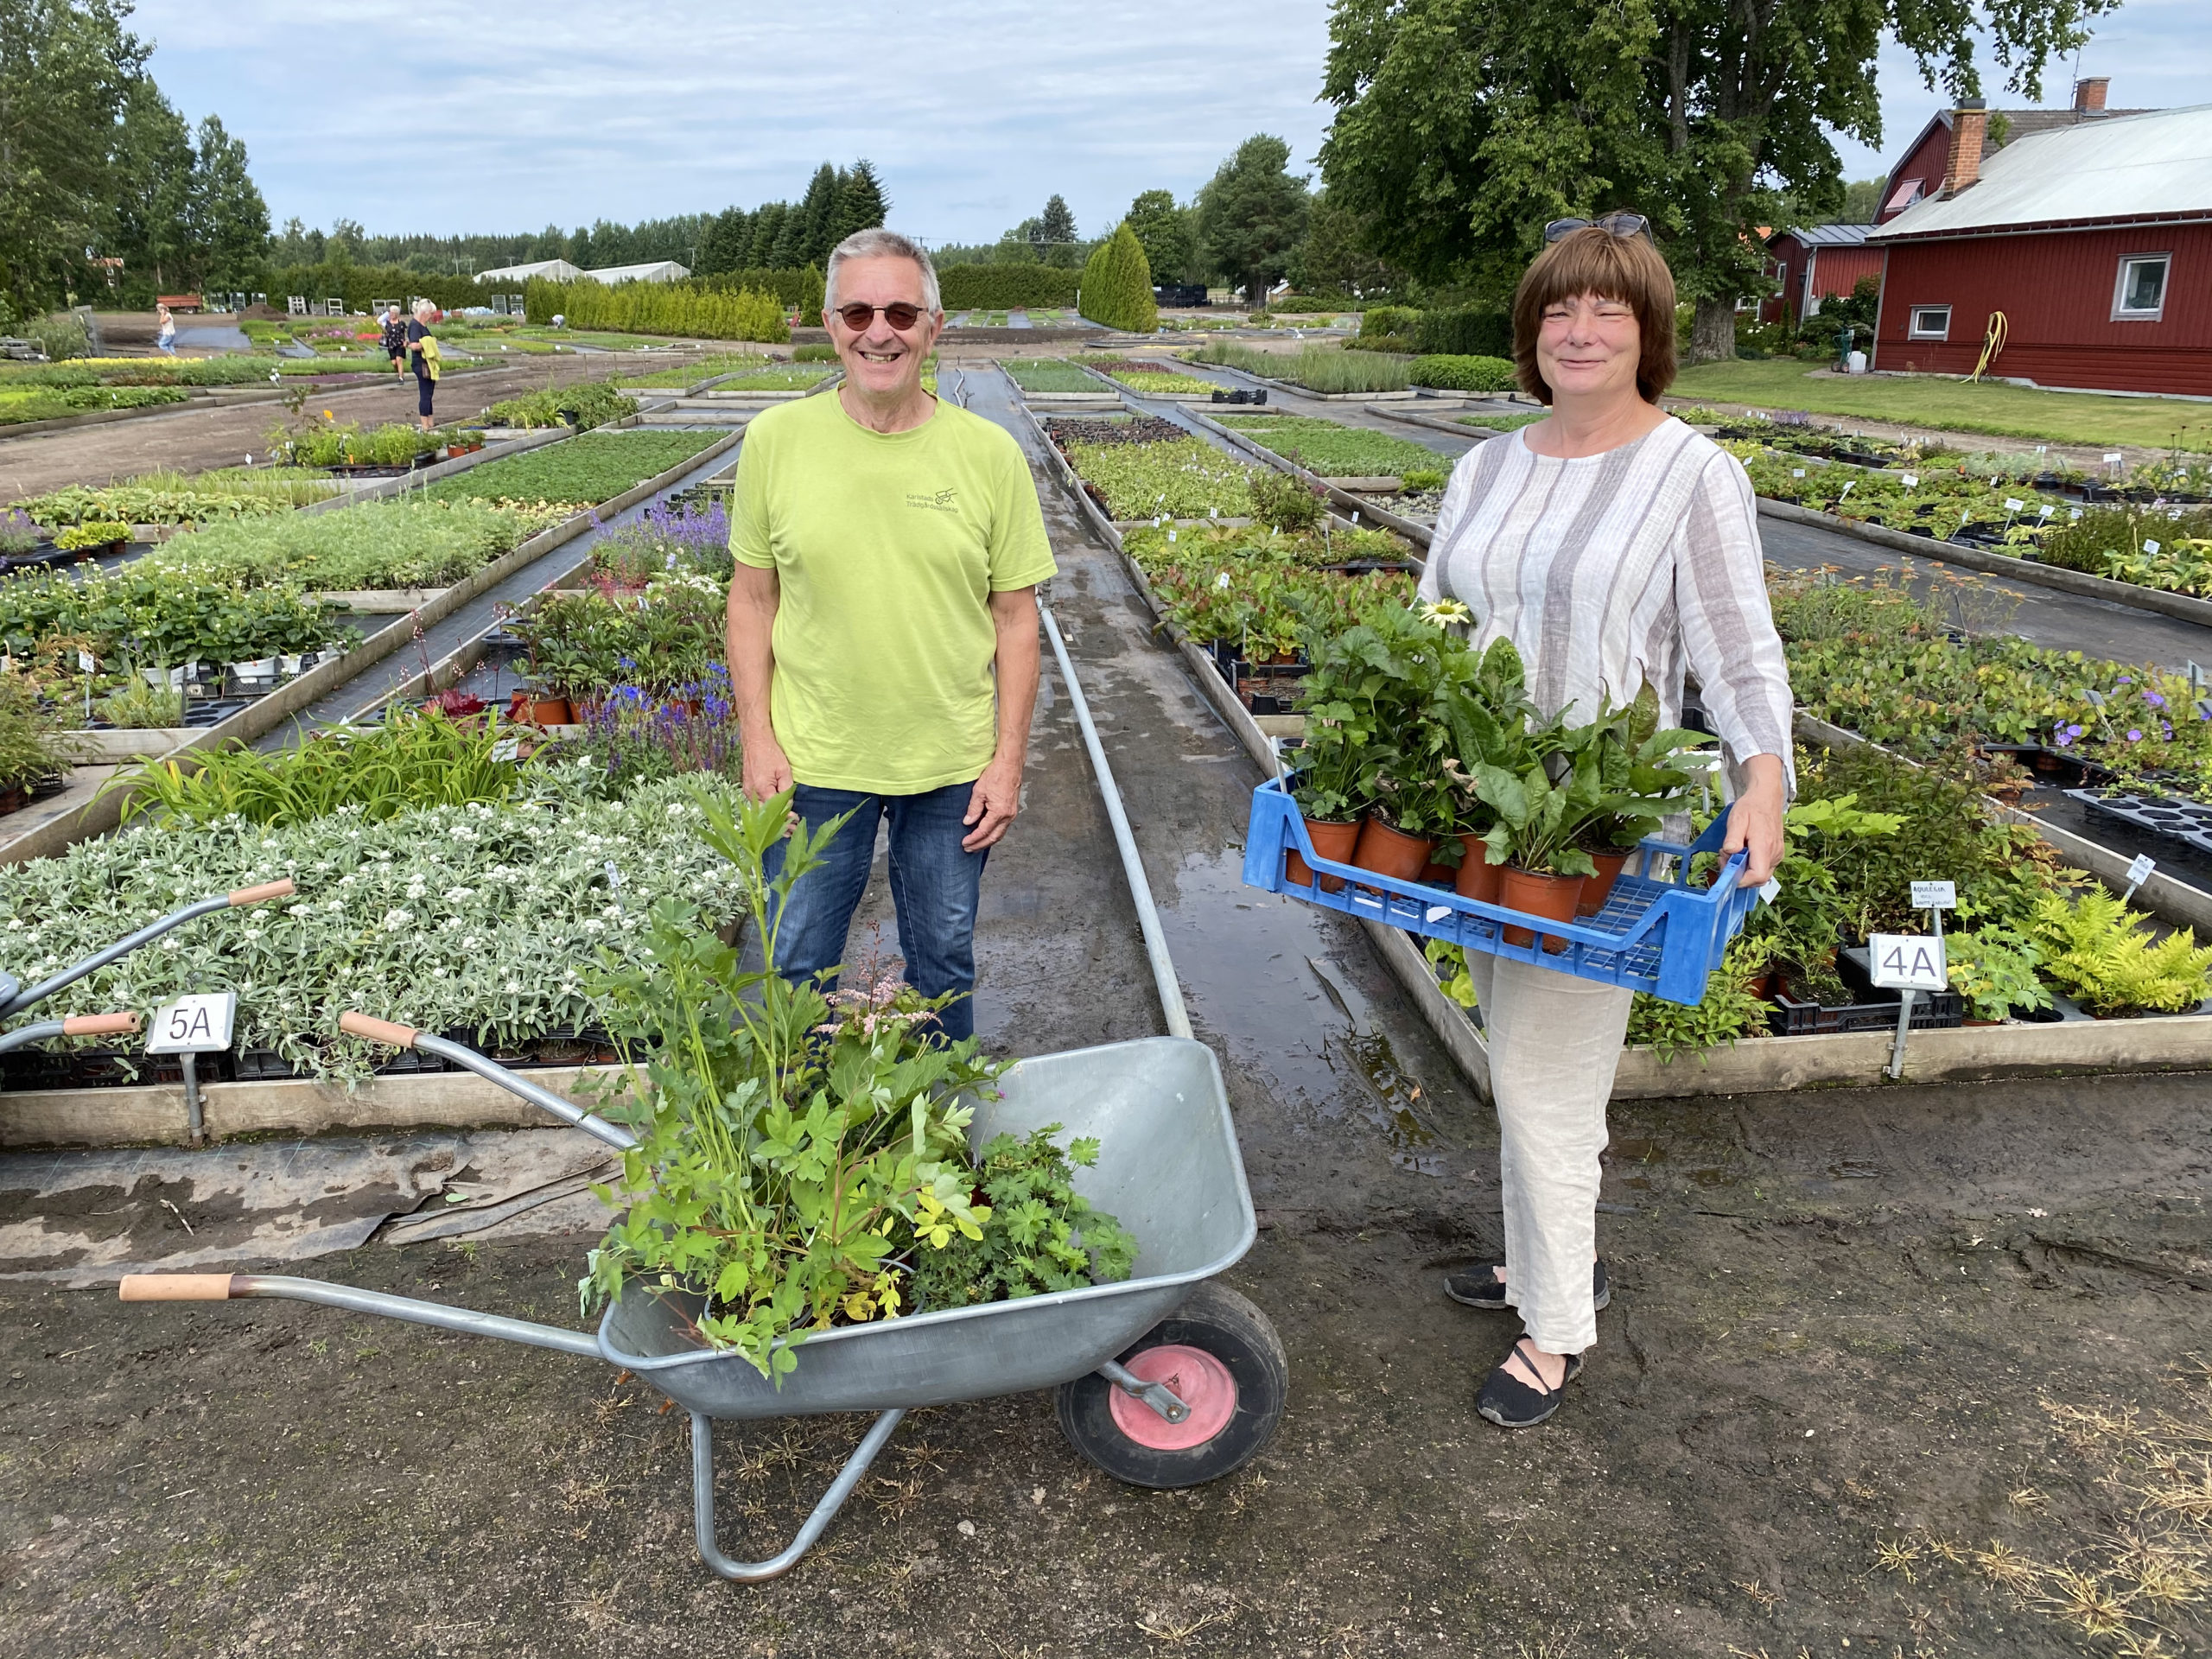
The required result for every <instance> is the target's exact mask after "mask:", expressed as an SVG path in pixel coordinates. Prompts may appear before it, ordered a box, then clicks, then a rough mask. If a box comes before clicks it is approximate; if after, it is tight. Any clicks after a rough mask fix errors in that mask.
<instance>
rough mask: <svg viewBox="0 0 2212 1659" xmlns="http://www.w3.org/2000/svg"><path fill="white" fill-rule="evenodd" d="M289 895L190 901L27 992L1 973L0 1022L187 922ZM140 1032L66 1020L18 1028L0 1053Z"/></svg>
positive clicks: (129, 1020)
mask: <svg viewBox="0 0 2212 1659" xmlns="http://www.w3.org/2000/svg"><path fill="white" fill-rule="evenodd" d="M291 895H292V883H291V882H290V880H282V881H264V883H262V884H261V886H259V887H240V888H239V889H238V891H237V892H236V893H216V894H214V895H213V897H211V898H207V899H194V901H193V902H192V903H191V904H188V905H187V906H184V908H183V909H181V910H179V911H175V912H171V913H170V914H168V915H167V916H164V917H162V919H161V920H159V921H158V922H149V923H148V924H147V925H145V926H144V927H142V928H140V929H139V930H138V931H137V932H136V933H133V934H131V935H130V936H129V937H128V938H121V939H118V940H117V941H116V942H115V943H114V944H111V945H109V946H107V947H106V948H105V950H95V951H94V952H93V953H92V955H91V956H89V957H86V958H85V959H84V960H83V961H82V962H79V963H72V964H71V965H70V966H69V967H67V968H64V969H62V970H61V971H60V973H58V974H55V975H54V976H53V977H51V978H49V979H42V980H41V981H40V982H38V983H37V984H35V985H33V986H31V987H30V988H28V989H26V988H24V985H23V982H22V981H21V980H19V979H17V978H16V976H14V975H13V974H5V973H0V1020H8V1019H12V1018H13V1017H14V1016H15V1015H16V1014H21V1013H22V1012H23V1010H24V1009H26V1008H29V1007H35V1006H36V1005H37V1004H39V1003H41V1002H43V1001H46V999H47V998H48V997H49V996H52V995H54V993H55V992H56V991H60V990H66V989H67V988H68V987H70V986H72V985H74V984H75V983H76V982H78V981H79V980H80V979H82V978H84V977H85V976H86V975H87V974H91V973H97V972H98V971H99V969H103V968H105V967H106V966H107V965H108V964H109V963H111V962H120V961H122V960H123V958H124V957H127V956H129V955H130V953H131V952H132V951H133V950H140V949H142V948H143V947H144V946H146V945H149V944H152V943H153V942H154V941H155V940H156V939H158V938H161V937H162V934H164V933H168V932H171V931H174V930H175V929H177V928H180V927H182V926H183V925H185V924H186V923H187V922H189V921H192V920H194V918H198V917H201V916H206V915H207V914H209V913H211V912H214V911H218V910H239V909H243V908H244V907H245V906H248V905H257V904H261V903H263V902H264V900H267V899H289V898H290V897H291ZM137 1029H138V1016H137V1014H73V1015H71V1016H70V1017H69V1018H68V1019H67V1020H37V1021H35V1022H34V1023H32V1024H30V1025H28V1026H17V1027H16V1028H15V1029H14V1030H13V1031H10V1032H0V1053H6V1052H8V1051H9V1050H10V1049H16V1048H22V1047H23V1046H25V1045H26V1044H29V1043H38V1042H44V1041H45V1040H46V1039H48V1038H49V1037H107V1036H119V1035H124V1034H126V1033H130V1032H134V1031H136V1030H137Z"/></svg>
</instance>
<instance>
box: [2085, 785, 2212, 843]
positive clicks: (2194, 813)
mask: <svg viewBox="0 0 2212 1659" xmlns="http://www.w3.org/2000/svg"><path fill="white" fill-rule="evenodd" d="M2066 798H2067V799H2069V800H2071V801H2079V802H2081V804H2082V805H2083V806H2084V807H2086V808H2088V810H2090V811H2092V812H2095V813H2099V814H2101V815H2102V816H2103V817H2108V818H2116V819H2118V820H2119V821H2120V823H2126V824H2131V825H2133V827H2134V828H2136V829H2144V830H2148V831H2149V832H2150V833H2151V834H2152V835H2154V836H2170V837H2171V838H2172V839H2173V840H2175V841H2178V842H2182V843H2183V845H2184V846H2188V847H2194V848H2195V849H2196V850H2197V851H2198V852H2200V853H2212V806H2207V805H2205V804H2203V803H2202V802H2201V801H2192V800H2188V799H2186V798H2183V797H2181V796H2178V795H2153V794H2148V793H2145V792H2144V791H2139V790H2129V789H2120V790H2101V789H2069V790H2068V791H2066Z"/></svg>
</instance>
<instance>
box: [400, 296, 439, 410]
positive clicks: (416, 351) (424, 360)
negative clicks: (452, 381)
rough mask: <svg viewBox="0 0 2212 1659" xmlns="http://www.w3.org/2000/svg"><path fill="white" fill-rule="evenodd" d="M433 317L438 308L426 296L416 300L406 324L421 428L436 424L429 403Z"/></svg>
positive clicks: (433, 384) (434, 367)
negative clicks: (424, 298)
mask: <svg viewBox="0 0 2212 1659" xmlns="http://www.w3.org/2000/svg"><path fill="white" fill-rule="evenodd" d="M437 320H438V308H437V307H436V306H435V305H433V304H432V303H431V302H429V301H428V300H417V301H416V302H415V318H414V321H411V322H410V323H409V324H408V325H407V355H408V359H409V361H410V365H411V366H412V367H413V368H414V371H415V413H416V416H418V417H420V419H421V420H422V423H423V430H424V431H425V432H428V431H430V430H432V429H434V428H435V426H436V425H437V417H436V416H435V415H433V414H432V413H431V404H432V403H433V401H434V400H435V397H436V393H437V389H438V341H437V337H436V336H435V334H431V332H430V327H431V325H432V324H433V323H435V322H436V321H437Z"/></svg>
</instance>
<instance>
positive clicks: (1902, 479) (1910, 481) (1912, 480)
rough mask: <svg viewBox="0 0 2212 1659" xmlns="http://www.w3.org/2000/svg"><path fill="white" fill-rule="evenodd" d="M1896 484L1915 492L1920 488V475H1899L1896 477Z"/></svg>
mask: <svg viewBox="0 0 2212 1659" xmlns="http://www.w3.org/2000/svg"><path fill="white" fill-rule="evenodd" d="M1897 482H1898V483H1900V484H1902V485H1904V486H1905V488H1907V489H1908V490H1916V489H1918V488H1919V487H1920V474H1917V473H1901V474H1898V475H1897Z"/></svg>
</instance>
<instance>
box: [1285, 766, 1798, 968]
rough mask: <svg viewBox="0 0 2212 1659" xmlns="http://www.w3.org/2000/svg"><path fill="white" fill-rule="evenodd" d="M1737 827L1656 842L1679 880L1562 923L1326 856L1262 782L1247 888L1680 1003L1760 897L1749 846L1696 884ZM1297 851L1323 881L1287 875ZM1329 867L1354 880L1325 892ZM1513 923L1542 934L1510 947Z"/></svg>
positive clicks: (1650, 843)
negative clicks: (1698, 861) (1751, 880)
mask: <svg viewBox="0 0 2212 1659" xmlns="http://www.w3.org/2000/svg"><path fill="white" fill-rule="evenodd" d="M1727 824H1728V821H1727V819H1726V817H1719V818H1715V819H1714V820H1713V823H1711V825H1709V826H1708V827H1707V829H1706V831H1705V833H1704V834H1703V835H1701V836H1699V837H1698V838H1697V840H1696V841H1695V842H1693V843H1691V844H1690V845H1689V846H1688V847H1683V846H1680V845H1677V844H1676V843H1675V842H1665V841H1660V840H1657V839H1656V838H1648V839H1646V840H1645V842H1643V848H1642V850H1641V855H1640V859H1639V861H1637V863H1638V868H1639V871H1649V870H1650V869H1651V868H1653V861H1654V859H1655V858H1656V857H1659V856H1661V855H1672V856H1673V858H1674V860H1675V868H1674V873H1673V874H1672V876H1671V878H1670V879H1666V880H1660V879H1655V878H1654V877H1652V876H1650V875H1648V874H1641V873H1639V874H1629V873H1628V872H1626V871H1624V872H1623V873H1622V874H1621V878H1620V880H1618V881H1616V882H1615V883H1614V884H1613V890H1612V892H1611V893H1609V894H1608V895H1607V896H1606V899H1605V908H1604V909H1603V910H1601V911H1599V912H1598V913H1597V914H1596V915H1595V916H1586V917H1584V918H1581V919H1580V920H1578V921H1573V922H1555V921H1552V920H1550V919H1548V918H1545V917H1541V916H1531V915H1529V914H1527V913H1526V912H1522V911H1517V910H1509V909H1507V908H1506V907H1505V906H1503V905H1486V904H1484V903H1482V902H1481V901H1479V900H1478V899H1463V898H1461V897H1460V896H1459V894H1458V893H1454V892H1452V890H1451V889H1450V888H1449V887H1430V886H1428V885H1427V883H1425V882H1420V881H1401V880H1398V879H1396V878H1395V877H1394V876H1388V875H1382V874H1377V873H1376V872H1375V871H1373V870H1363V869H1361V868H1359V867H1358V866H1357V865H1353V864H1340V863H1338V862H1336V861H1333V860H1331V859H1325V858H1322V857H1320V856H1319V855H1316V854H1315V852H1314V851H1313V842H1312V841H1311V840H1310V839H1309V838H1308V837H1307V836H1306V825H1305V824H1304V823H1303V822H1302V821H1301V820H1300V817H1299V816H1298V808H1297V806H1296V805H1295V804H1294V803H1293V802H1292V800H1291V798H1290V792H1289V791H1288V790H1287V788H1286V787H1285V786H1284V781H1283V780H1282V779H1276V780H1274V782H1271V783H1266V784H1262V785H1260V787H1259V788H1257V789H1255V790H1254V791H1252V821H1251V823H1250V825H1249V828H1248V829H1247V830H1246V833H1245V838H1244V885H1245V886H1246V887H1258V888H1260V889H1262V891H1263V892H1267V893H1281V894H1283V895H1284V896H1285V897H1286V898H1290V899H1301V900H1303V901H1304V902H1305V903H1306V904H1311V905H1321V906H1325V907H1326V908H1328V909H1330V910H1340V911H1342V912H1344V914H1346V915H1347V916H1358V917H1362V918H1364V919H1366V920H1368V921H1370V922H1380V923H1382V924H1383V925H1384V926H1386V927H1397V928H1403V929H1404V930H1405V931H1407V932H1408V933H1419V934H1421V935H1422V936H1423V937H1425V938H1432V939H1442V940H1444V941H1445V942H1446V943H1447V944H1456V945H1459V946H1462V947H1463V948H1465V949H1466V950H1480V951H1484V952H1486V953H1487V954H1489V955H1491V956H1494V957H1510V958H1511V959H1512V960H1514V961H1516V962H1533V963H1538V964H1540V965H1541V966H1542V967H1546V968H1549V969H1554V971H1555V972H1558V973H1562V974H1572V975H1573V976H1575V977H1576V978H1577V979H1594V980H1599V981H1601V982H1604V983H1605V984H1608V985H1624V986H1626V987H1628V988H1630V989H1631V990H1637V991H1649V992H1650V993H1651V994H1652V995H1654V996H1657V997H1662V998H1664V999H1665V1000H1666V1001H1669V1002H1684V1003H1689V1004H1692V1005H1694V1004H1696V1003H1698V1002H1700V1001H1703V1000H1704V998H1705V982H1706V978H1707V976H1708V975H1709V974H1711V973H1712V972H1713V969H1715V968H1718V967H1719V965H1720V956H1721V953H1722V952H1723V951H1724V950H1726V949H1727V948H1728V941H1729V940H1731V939H1732V938H1735V937H1736V935H1737V934H1738V932H1740V931H1742V930H1743V926H1744V918H1745V917H1746V916H1748V915H1750V914H1751V907H1752V906H1754V905H1756V904H1758V900H1759V890H1758V888H1757V887H1738V885H1737V882H1738V878H1739V877H1741V876H1742V874H1743V873H1744V865H1745V858H1744V855H1743V854H1741V853H1737V854H1734V855H1732V856H1731V857H1730V858H1729V860H1728V861H1727V862H1726V865H1725V866H1723V868H1722V869H1721V871H1720V874H1719V875H1718V876H1717V877H1716V878H1715V879H1714V880H1713V885H1712V886H1711V887H1692V886H1690V885H1689V880H1688V871H1689V861H1690V855H1692V854H1694V853H1712V852H1718V851H1719V849H1720V843H1721V842H1722V840H1723V839H1724V838H1725V837H1726V833H1727ZM1292 849H1296V850H1297V851H1298V853H1299V854H1300V856H1302V857H1303V858H1304V859H1305V860H1306V864H1307V866H1308V867H1309V868H1312V869H1313V871H1314V872H1315V880H1314V881H1313V884H1312V885H1311V886H1305V885H1301V884H1299V883H1295V882H1293V881H1291V880H1288V879H1287V877H1286V876H1285V874H1284V873H1283V870H1284V860H1285V858H1286V856H1287V855H1288V854H1289V853H1290V852H1291V851H1292ZM1322 875H1333V876H1341V877H1343V878H1344V887H1343V889H1342V890H1341V891H1339V892H1336V893H1328V892H1325V891H1323V889H1322V887H1321V885H1320V881H1319V877H1320V876H1322ZM1509 924H1510V925H1513V926H1516V927H1527V928H1533V929H1535V938H1532V939H1530V940H1529V943H1528V944H1509V943H1507V941H1506V938H1505V936H1504V929H1505V927H1506V926H1507V925H1509ZM1547 935H1548V936H1549V937H1550V938H1554V939H1561V938H1563V939H1565V940H1566V941H1567V949H1566V950H1562V951H1560V952H1558V953H1556V954H1554V953H1553V952H1551V951H1548V950H1545V949H1544V948H1543V941H1544V938H1545V937H1546V936H1547Z"/></svg>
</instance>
